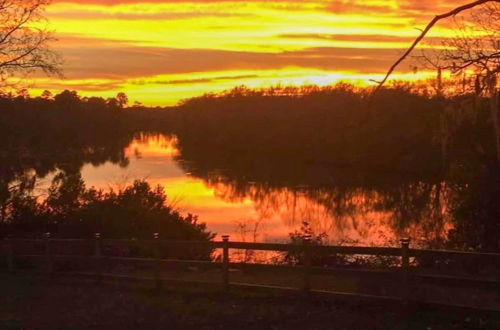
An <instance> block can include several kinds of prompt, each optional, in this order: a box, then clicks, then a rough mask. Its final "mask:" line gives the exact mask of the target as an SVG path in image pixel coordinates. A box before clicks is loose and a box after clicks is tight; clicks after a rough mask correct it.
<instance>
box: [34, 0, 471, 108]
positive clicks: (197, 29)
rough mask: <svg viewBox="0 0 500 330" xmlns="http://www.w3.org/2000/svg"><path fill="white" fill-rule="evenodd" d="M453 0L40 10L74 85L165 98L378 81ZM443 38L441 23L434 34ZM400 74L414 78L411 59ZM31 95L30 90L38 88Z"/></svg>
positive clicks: (107, 4)
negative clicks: (281, 86) (275, 86)
mask: <svg viewBox="0 0 500 330" xmlns="http://www.w3.org/2000/svg"><path fill="white" fill-rule="evenodd" d="M465 2H466V1H458V0H434V1H432V0H388V1H382V0H361V1H350V0H333V1H323V0H288V1H286V0H281V1H264V0H253V1H252V0H250V1H238V0H224V1H210V0H191V1H180V0H171V1H159V0H149V1H139V0H56V1H53V4H52V5H50V6H49V7H48V9H47V13H46V15H47V17H48V19H49V21H50V26H51V28H52V29H53V30H54V31H55V34H56V37H57V38H58V39H59V41H58V42H57V43H56V44H55V45H54V46H55V48H57V49H58V50H59V51H60V52H61V53H62V55H63V58H64V60H65V63H64V66H63V69H64V75H65V78H64V79H63V80H58V79H55V78H53V77H50V78H43V77H38V78H34V82H33V83H34V87H35V90H37V91H40V90H43V89H51V90H52V91H54V92H58V91H60V90H62V89H76V90H78V91H79V92H80V94H82V95H99V96H105V97H108V96H114V95H116V93H117V92H119V91H124V92H126V93H127V94H128V95H129V97H130V99H131V100H132V101H136V100H137V101H141V102H142V103H144V104H147V105H171V104H175V103H176V102H177V101H178V100H180V99H182V98H186V97H191V96H196V95H200V94H202V93H205V92H208V91H220V90H223V89H228V88H231V87H234V86H237V85H242V84H245V85H247V86H250V87H265V86H269V85H272V84H278V83H281V84H304V83H316V84H320V85H325V84H330V83H334V82H336V81H339V80H344V81H351V82H355V83H367V82H368V81H369V79H380V78H381V77H382V75H383V73H384V71H385V70H386V69H387V67H388V66H389V65H390V63H392V62H393V61H394V60H395V59H396V58H397V56H398V55H399V54H400V53H401V50H402V49H403V48H405V47H407V46H408V44H409V43H410V42H411V40H413V38H414V37H415V36H416V35H418V33H419V30H418V28H422V27H423V26H425V24H426V23H427V22H428V20H429V19H430V18H431V17H432V16H433V15H435V14H436V13H441V12H444V11H446V10H448V9H450V8H452V7H455V6H457V5H460V4H463V3H465ZM447 35H448V36H449V35H451V34H450V31H449V30H448V29H447V28H446V26H445V25H443V24H442V25H441V26H440V27H439V28H437V29H435V30H434V31H433V32H432V34H431V35H430V37H431V38H434V39H436V38H439V37H443V36H447ZM400 70H401V72H400V75H396V77H399V78H406V79H416V78H418V77H422V76H423V73H419V74H418V75H415V74H413V73H411V70H409V64H408V63H406V64H403V65H402V66H401V68H400ZM34 94H36V91H35V93H34Z"/></svg>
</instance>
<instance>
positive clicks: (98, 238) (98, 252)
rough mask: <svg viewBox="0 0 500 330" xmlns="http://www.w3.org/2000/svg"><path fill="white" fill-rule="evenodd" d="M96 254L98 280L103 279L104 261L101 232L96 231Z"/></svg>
mask: <svg viewBox="0 0 500 330" xmlns="http://www.w3.org/2000/svg"><path fill="white" fill-rule="evenodd" d="M94 238H95V242H94V256H95V275H96V279H97V282H101V280H102V262H101V234H100V233H95V235H94Z"/></svg>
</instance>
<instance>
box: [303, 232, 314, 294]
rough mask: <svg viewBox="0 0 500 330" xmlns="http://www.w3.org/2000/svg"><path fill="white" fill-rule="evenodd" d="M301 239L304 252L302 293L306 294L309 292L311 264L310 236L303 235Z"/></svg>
mask: <svg viewBox="0 0 500 330" xmlns="http://www.w3.org/2000/svg"><path fill="white" fill-rule="evenodd" d="M302 239H303V240H302V243H303V251H304V265H303V275H302V276H303V277H302V290H303V292H304V293H306V294H307V293H308V292H309V291H310V290H311V263H312V251H311V235H305V236H304V237H303V238H302Z"/></svg>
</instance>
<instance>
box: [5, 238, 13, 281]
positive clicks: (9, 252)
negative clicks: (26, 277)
mask: <svg viewBox="0 0 500 330" xmlns="http://www.w3.org/2000/svg"><path fill="white" fill-rule="evenodd" d="M5 249H6V250H7V270H8V271H9V272H11V273H12V272H13V271H14V246H13V244H12V240H11V239H10V237H7V238H6V239H5Z"/></svg>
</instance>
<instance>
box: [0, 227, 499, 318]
mask: <svg viewBox="0 0 500 330" xmlns="http://www.w3.org/2000/svg"><path fill="white" fill-rule="evenodd" d="M23 242H24V243H35V244H37V246H43V250H42V252H43V253H41V254H22V253H16V249H15V246H16V245H18V244H20V243H23ZM58 243H65V244H70V245H74V244H77V243H84V244H88V245H90V246H92V247H93V248H92V249H91V253H89V254H86V255H81V254H80V255H78V254H64V255H63V254H57V253H54V249H53V247H54V244H58ZM106 244H118V245H132V246H134V245H146V246H148V247H149V248H150V251H151V252H152V253H151V254H150V255H149V256H148V257H142V256H141V257H130V256H128V257H123V256H110V255H105V254H104V253H103V252H104V249H103V247H104V246H105V245H106ZM167 248H168V249H172V248H177V249H180V250H182V249H186V248H208V249H211V250H215V249H222V253H221V254H220V259H219V260H216V261H213V260H182V259H171V258H164V257H163V254H162V253H163V252H165V249H167ZM2 250H3V251H4V254H5V258H6V263H5V264H6V268H7V269H8V271H11V272H12V271H14V270H15V267H16V262H15V261H16V260H18V259H20V258H30V259H31V258H34V259H38V260H40V261H42V265H43V267H42V268H43V270H44V272H46V273H53V272H54V271H55V268H54V265H55V264H56V263H57V262H58V261H60V260H63V259H69V260H76V261H78V260H88V261H90V262H91V263H92V264H93V265H94V266H95V267H94V269H93V271H92V272H86V273H85V274H87V275H94V276H96V278H97V279H98V280H102V279H103V278H109V277H115V278H136V279H141V276H135V277H134V276H127V275H123V274H121V275H117V274H114V275H113V274H105V273H104V272H103V265H104V263H107V262H111V261H120V262H128V263H134V262H135V263H145V264H149V265H151V266H152V272H151V274H150V275H151V276H149V277H148V278H149V279H152V280H154V282H155V283H156V286H157V287H158V288H160V287H161V286H162V283H163V282H167V281H172V280H175V281H183V279H180V278H177V279H171V278H170V279H168V278H164V277H163V271H164V266H165V265H183V266H189V267H196V268H206V269H218V270H220V273H221V277H220V284H221V287H222V288H223V290H225V291H229V290H230V288H231V287H248V288H256V289H266V288H267V289H269V290H280V289H281V290H283V291H290V290H292V291H301V292H303V293H315V294H318V295H328V294H330V295H331V296H336V297H349V298H353V297H357V298H359V299H372V300H373V299H378V300H380V301H399V302H403V304H409V303H410V302H411V301H414V300H415V299H414V298H412V296H411V288H412V287H413V286H414V285H415V283H416V282H417V281H429V282H433V283H439V282H441V283H447V284H451V285H456V286H462V287H472V288H475V287H477V288H483V287H488V288H494V289H495V290H498V289H499V288H500V276H498V274H499V273H496V274H495V276H491V277H477V276H463V275H462V276H457V275H442V274H432V273H428V272H427V273H426V272H422V271H420V270H419V269H418V267H414V266H411V262H410V261H411V258H425V259H434V260H435V259H447V258H455V259H456V258H459V259H464V260H470V259H472V260H481V261H482V262H486V263H488V264H489V266H490V267H491V266H493V267H494V268H496V270H497V271H498V270H500V269H499V268H500V253H475V252H461V251H446V250H428V249H413V248H410V240H409V239H402V240H401V246H400V247H399V248H396V247H359V246H317V245H313V244H312V243H311V239H310V237H307V236H306V237H304V239H303V242H302V244H279V243H248V242H232V241H230V240H229V236H223V237H222V240H221V241H210V242H209V241H203V242H201V241H172V240H161V239H160V237H159V235H158V234H154V235H153V239H151V240H124V239H104V238H101V235H100V234H96V235H95V237H94V238H93V239H59V238H52V237H51V235H50V233H47V234H45V237H44V238H42V239H13V238H6V239H4V240H3V248H2ZM230 250H254V251H275V252H281V253H283V252H285V253H300V255H301V262H300V263H299V264H298V265H290V264H283V265H273V264H263V263H244V262H231V260H230V259H231V253H230ZM317 254H333V255H339V254H340V255H364V256H383V257H393V258H396V259H398V260H399V263H398V267H392V268H387V269H346V268H339V267H318V266H317V265H313V263H312V260H313V257H314V256H315V255H317ZM232 269H244V270H247V269H251V270H271V271H276V272H277V271H285V272H288V273H290V274H293V275H295V276H297V279H298V280H299V281H300V285H297V286H296V287H293V288H291V287H287V286H275V285H262V284H258V283H237V282H235V281H231V270H232ZM317 274H344V275H367V276H374V275H382V276H392V277H393V278H395V279H396V280H398V281H399V285H400V287H401V290H400V293H399V295H397V296H388V295H370V294H363V293H355V292H352V293H351V292H336V291H327V290H315V289H312V288H311V277H312V276H313V275H317ZM142 277H143V276H142ZM186 281H187V282H193V283H195V282H196V283H200V282H204V281H200V280H193V279H188V280H186ZM448 305H453V304H452V303H450V304H448ZM492 308H493V307H492ZM493 310H495V311H500V306H498V307H495V308H493Z"/></svg>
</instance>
